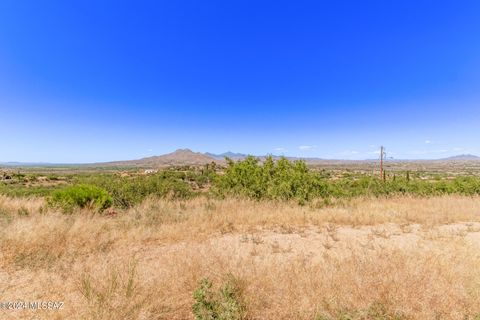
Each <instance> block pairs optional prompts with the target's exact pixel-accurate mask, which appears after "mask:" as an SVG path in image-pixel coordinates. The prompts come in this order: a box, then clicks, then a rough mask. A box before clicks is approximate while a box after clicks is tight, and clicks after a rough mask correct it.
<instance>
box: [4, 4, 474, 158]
mask: <svg viewBox="0 0 480 320" xmlns="http://www.w3.org/2000/svg"><path fill="white" fill-rule="evenodd" d="M479 16H480V2H478V1H422V0H415V1H245V0H244V1H48V0H45V1H28V0H25V1H18V0H3V1H1V2H0V137H1V139H0V161H43V162H74V163H78V162H94V161H108V160H121V159H135V158H140V157H145V156H150V155H155V154H163V153H167V152H171V151H173V150H175V149H177V148H184V147H188V148H191V149H193V150H195V151H202V152H205V151H210V152H217V153H221V152H225V151H227V150H232V151H235V152H243V153H251V154H267V153H273V154H285V155H296V156H303V157H314V156H315V157H324V158H345V159H365V158H374V157H376V156H377V155H376V154H375V150H377V149H378V147H379V146H380V145H382V144H383V145H385V146H386V148H387V152H388V153H389V156H392V157H394V158H441V157H445V156H450V155H455V154H462V153H476V154H480V140H479V139H478V136H479V132H478V129H479V127H480V103H479V102H480V90H479V89H480V37H479V34H480V19H478V17H479Z"/></svg>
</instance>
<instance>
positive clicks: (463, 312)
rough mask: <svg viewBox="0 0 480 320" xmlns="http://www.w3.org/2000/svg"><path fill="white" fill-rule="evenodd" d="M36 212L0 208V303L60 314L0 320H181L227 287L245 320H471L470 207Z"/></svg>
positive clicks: (477, 231) (453, 201)
mask: <svg viewBox="0 0 480 320" xmlns="http://www.w3.org/2000/svg"><path fill="white" fill-rule="evenodd" d="M43 205H44V204H43V201H42V200H36V199H20V200H19V199H11V198H6V197H0V216H2V217H3V218H2V219H0V224H1V225H0V227H1V229H0V230H1V231H0V296H1V297H2V300H6V301H8V300H19V299H20V300H25V301H38V300H57V301H64V302H65V306H64V308H63V309H62V310H60V311H29V310H17V311H12V310H0V318H1V319H4V318H6V319H9V318H12V319H17V318H39V319H193V314H192V311H191V310H192V308H191V307H192V304H193V298H192V293H193V291H194V290H195V288H196V287H197V285H198V282H199V280H200V279H202V278H204V277H209V278H210V279H211V280H212V281H213V283H214V285H215V286H219V285H220V284H221V283H222V282H223V281H224V280H225V279H226V278H227V277H228V276H229V274H233V275H234V276H235V277H236V278H237V279H239V281H240V283H241V285H242V288H243V291H242V296H243V299H244V301H245V304H246V307H247V315H246V316H247V318H248V319H312V320H313V319H315V317H318V319H320V316H324V317H325V319H340V318H341V317H342V316H343V317H344V319H395V316H397V317H403V318H405V319H462V320H463V319H474V316H476V315H478V314H480V268H478V265H480V251H479V249H480V198H469V197H459V196H449V197H437V198H425V199H424V198H406V197H401V198H393V199H357V200H354V201H352V202H350V203H345V204H337V205H335V206H333V207H327V208H319V209H315V208H314V207H299V206H297V205H294V204H285V203H277V202H254V201H247V200H236V199H225V200H208V199H204V198H198V199H194V200H191V201H187V202H172V201H163V200H156V199H149V200H147V201H145V202H144V203H143V204H142V205H140V206H138V207H135V208H133V209H130V210H128V211H125V212H118V214H117V215H114V216H108V217H105V216H100V215H98V214H93V213H91V212H88V211H79V212H76V213H74V214H72V215H63V214H61V213H58V212H54V211H51V210H47V209H42V208H43ZM21 208H24V209H25V210H27V211H25V210H20V209H21ZM26 212H27V213H26ZM347 315H348V316H350V318H346V317H347Z"/></svg>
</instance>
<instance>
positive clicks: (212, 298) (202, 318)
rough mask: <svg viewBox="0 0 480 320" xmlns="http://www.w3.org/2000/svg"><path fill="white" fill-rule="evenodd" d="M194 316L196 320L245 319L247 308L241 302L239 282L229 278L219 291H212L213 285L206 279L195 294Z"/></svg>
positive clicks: (231, 277)
mask: <svg viewBox="0 0 480 320" xmlns="http://www.w3.org/2000/svg"><path fill="white" fill-rule="evenodd" d="M193 298H194V299H195V304H194V305H193V307H192V309H193V314H194V316H195V319H196V320H241V319H244V318H245V306H244V304H243V303H242V302H241V289H240V286H239V285H238V280H237V279H235V278H234V277H233V276H229V278H228V279H227V281H226V282H225V283H224V285H223V286H222V287H221V288H220V290H219V291H217V292H215V291H213V290H212V283H211V281H210V280H209V279H207V278H205V279H202V280H201V281H200V284H199V287H198V288H197V289H196V290H195V292H194V293H193Z"/></svg>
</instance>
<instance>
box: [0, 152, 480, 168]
mask: <svg viewBox="0 0 480 320" xmlns="http://www.w3.org/2000/svg"><path fill="white" fill-rule="evenodd" d="M247 156H248V155H246V154H243V153H235V152H231V151H228V152H225V153H221V154H215V153H209V152H206V153H201V152H194V151H192V150H190V149H178V150H176V151H174V152H172V153H168V154H164V155H159V156H152V157H146V158H142V159H137V160H124V161H112V162H101V163H92V164H81V165H80V164H79V165H78V166H89V167H92V166H94V167H149V168H150V167H151V168H156V167H168V166H184V165H192V166H197V165H205V164H208V163H212V162H215V163H218V164H224V163H225V157H228V158H230V159H232V160H236V161H237V160H242V159H245V158H246V157H247ZM256 157H257V158H260V159H261V160H263V159H265V158H266V156H256ZM272 157H273V158H274V159H280V158H281V157H280V156H275V155H272ZM286 158H287V159H289V160H299V159H303V160H305V161H306V162H307V163H308V164H312V165H315V164H325V163H346V164H347V163H357V162H359V163H362V162H374V161H378V160H377V159H368V160H334V159H322V158H299V157H286ZM389 161H395V162H402V161H427V160H389ZM428 161H435V162H437V161H449V162H463V161H480V157H478V156H475V155H471V154H462V155H457V156H453V157H448V158H443V159H436V160H428ZM0 166H9V167H21V166H24V167H49V166H50V167H51V166H77V165H75V164H52V163H22V162H4V163H2V162H0Z"/></svg>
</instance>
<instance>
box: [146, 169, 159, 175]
mask: <svg viewBox="0 0 480 320" xmlns="http://www.w3.org/2000/svg"><path fill="white" fill-rule="evenodd" d="M157 172H158V170H157V169H146V170H145V171H144V172H143V173H144V174H154V173H157Z"/></svg>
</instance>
